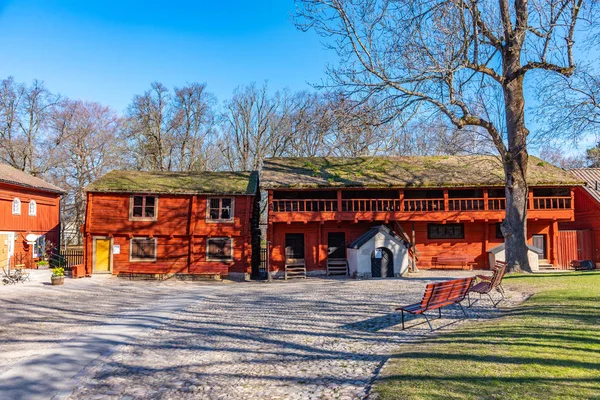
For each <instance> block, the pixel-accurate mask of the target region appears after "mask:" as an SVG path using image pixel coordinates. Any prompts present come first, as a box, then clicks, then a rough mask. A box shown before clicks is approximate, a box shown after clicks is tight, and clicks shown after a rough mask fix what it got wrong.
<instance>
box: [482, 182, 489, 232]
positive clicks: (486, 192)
mask: <svg viewBox="0 0 600 400" xmlns="http://www.w3.org/2000/svg"><path fill="white" fill-rule="evenodd" d="M488 199H489V190H488V189H483V209H484V211H488V210H489V209H490V208H489V204H488V203H489V201H488ZM486 225H487V224H486Z"/></svg>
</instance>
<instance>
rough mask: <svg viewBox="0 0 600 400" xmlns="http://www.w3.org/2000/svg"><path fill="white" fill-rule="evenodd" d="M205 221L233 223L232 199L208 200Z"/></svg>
mask: <svg viewBox="0 0 600 400" xmlns="http://www.w3.org/2000/svg"><path fill="white" fill-rule="evenodd" d="M207 208H208V210H207V215H206V219H207V220H209V221H233V198H231V197H222V198H217V197H213V198H209V199H208V207H207Z"/></svg>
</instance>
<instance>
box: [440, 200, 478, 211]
mask: <svg viewBox="0 0 600 400" xmlns="http://www.w3.org/2000/svg"><path fill="white" fill-rule="evenodd" d="M448 210H449V211H483V210H485V204H484V200H483V199H473V198H471V199H448Z"/></svg>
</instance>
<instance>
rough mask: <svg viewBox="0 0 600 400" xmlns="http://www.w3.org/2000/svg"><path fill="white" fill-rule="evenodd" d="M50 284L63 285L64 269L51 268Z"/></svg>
mask: <svg viewBox="0 0 600 400" xmlns="http://www.w3.org/2000/svg"><path fill="white" fill-rule="evenodd" d="M50 279H52V284H53V285H63V284H64V283H65V269H64V268H61V267H57V268H52V277H51V278H50Z"/></svg>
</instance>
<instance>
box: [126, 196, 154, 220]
mask: <svg viewBox="0 0 600 400" xmlns="http://www.w3.org/2000/svg"><path fill="white" fill-rule="evenodd" d="M157 203H158V199H157V198H156V196H131V200H130V210H129V215H130V219H132V220H143V221H156V207H157Z"/></svg>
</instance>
